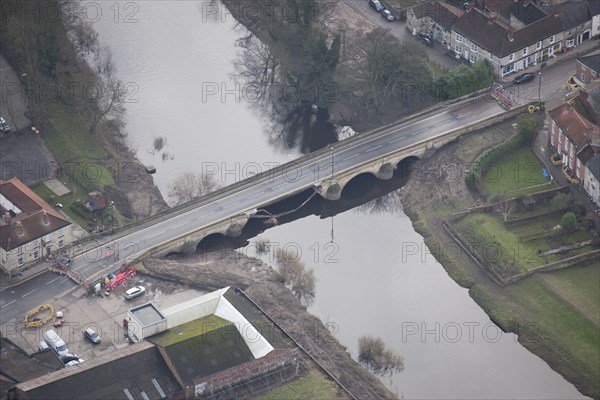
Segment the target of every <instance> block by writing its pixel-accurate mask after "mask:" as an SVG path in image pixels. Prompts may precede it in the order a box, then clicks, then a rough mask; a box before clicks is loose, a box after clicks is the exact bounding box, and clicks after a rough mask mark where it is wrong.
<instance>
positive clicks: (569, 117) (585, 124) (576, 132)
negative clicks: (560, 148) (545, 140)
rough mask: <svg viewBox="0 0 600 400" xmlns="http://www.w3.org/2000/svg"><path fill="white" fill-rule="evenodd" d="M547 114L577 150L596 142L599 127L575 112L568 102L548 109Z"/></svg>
mask: <svg viewBox="0 0 600 400" xmlns="http://www.w3.org/2000/svg"><path fill="white" fill-rule="evenodd" d="M548 114H549V115H550V117H551V118H552V119H553V120H554V121H555V122H556V124H557V125H558V126H559V128H560V129H561V130H562V131H563V132H564V133H565V135H566V136H567V137H568V138H569V140H570V141H571V143H572V144H573V145H574V146H575V148H576V149H577V151H578V150H580V149H581V148H583V146H584V145H586V144H588V143H592V142H593V143H597V142H598V140H599V139H600V127H598V125H595V124H593V123H592V122H590V121H589V120H588V119H587V118H585V117H584V116H582V115H581V114H580V113H579V112H577V110H576V109H575V108H574V107H573V106H572V105H571V104H570V103H569V102H566V103H563V104H561V105H560V106H558V107H556V108H554V109H553V110H550V111H548Z"/></svg>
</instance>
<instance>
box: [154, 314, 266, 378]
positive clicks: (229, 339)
mask: <svg viewBox="0 0 600 400" xmlns="http://www.w3.org/2000/svg"><path fill="white" fill-rule="evenodd" d="M149 340H150V341H152V342H154V343H156V345H157V346H160V347H162V348H164V351H165V352H166V354H167V356H168V357H169V359H170V361H171V363H172V364H173V366H174V368H175V370H176V371H177V373H178V374H179V376H180V377H181V379H182V381H183V382H185V383H186V384H191V383H193V382H194V381H195V380H197V379H198V378H202V377H207V376H209V375H212V374H214V373H216V372H220V371H224V370H226V369H229V368H232V367H235V366H237V365H239V364H242V363H244V362H247V361H251V360H254V359H255V357H254V356H253V355H252V352H251V351H250V348H249V347H248V345H247V344H246V341H245V340H244V338H243V337H242V335H241V333H240V332H239V331H238V328H237V327H236V326H235V324H233V323H232V322H230V321H227V320H225V319H223V318H220V317H217V316H215V315H209V316H206V317H204V318H200V319H196V320H193V321H190V322H188V323H186V324H183V325H180V326H178V327H175V328H171V329H169V330H167V331H164V332H162V333H159V334H157V335H154V336H152V337H151V338H149Z"/></svg>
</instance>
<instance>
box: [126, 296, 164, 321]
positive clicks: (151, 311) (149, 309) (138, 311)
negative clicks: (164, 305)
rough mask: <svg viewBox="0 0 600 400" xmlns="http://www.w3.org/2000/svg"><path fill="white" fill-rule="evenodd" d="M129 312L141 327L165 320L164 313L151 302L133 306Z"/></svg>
mask: <svg viewBox="0 0 600 400" xmlns="http://www.w3.org/2000/svg"><path fill="white" fill-rule="evenodd" d="M129 290H131V289H129ZM129 312H130V313H131V314H133V316H134V317H135V318H136V319H137V320H138V321H139V323H140V324H141V326H142V327H147V326H151V325H154V324H157V323H159V322H161V321H164V320H165V317H164V315H163V314H162V313H161V312H160V310H159V309H158V308H157V307H156V306H155V305H154V304H153V303H152V302H150V303H145V304H142V305H140V306H138V307H134V308H132V309H130V310H129Z"/></svg>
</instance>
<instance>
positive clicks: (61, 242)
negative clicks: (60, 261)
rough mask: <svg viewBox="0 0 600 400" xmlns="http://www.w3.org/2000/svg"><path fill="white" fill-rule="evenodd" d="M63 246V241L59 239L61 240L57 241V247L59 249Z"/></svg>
mask: <svg viewBox="0 0 600 400" xmlns="http://www.w3.org/2000/svg"><path fill="white" fill-rule="evenodd" d="M64 245H65V241H64V240H62V239H61V240H59V241H58V247H59V248H61V247H63V246H64Z"/></svg>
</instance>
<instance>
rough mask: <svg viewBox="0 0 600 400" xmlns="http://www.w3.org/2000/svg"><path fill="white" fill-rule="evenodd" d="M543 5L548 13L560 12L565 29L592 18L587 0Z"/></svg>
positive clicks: (559, 15)
mask: <svg viewBox="0 0 600 400" xmlns="http://www.w3.org/2000/svg"><path fill="white" fill-rule="evenodd" d="M595 1H597V0H595ZM541 7H542V9H543V10H544V11H546V12H547V13H548V14H555V13H556V14H558V17H559V18H560V21H561V22H562V25H563V28H564V29H565V30H567V29H571V28H574V27H576V26H578V25H581V24H584V23H586V22H587V21H590V20H591V19H592V15H591V14H590V10H589V8H588V3H587V2H586V1H566V2H564V3H561V4H557V5H548V6H541Z"/></svg>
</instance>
